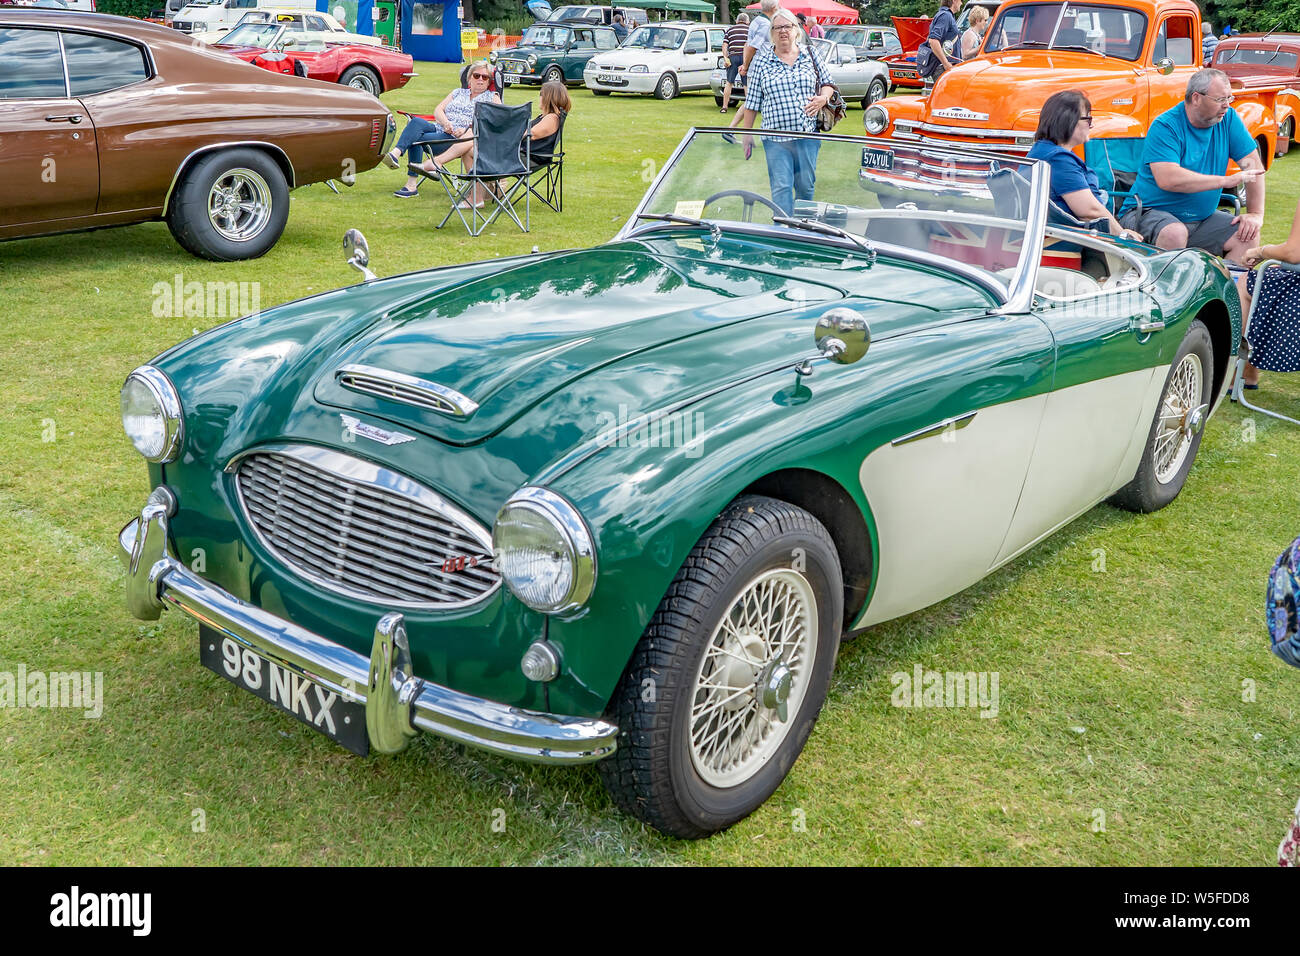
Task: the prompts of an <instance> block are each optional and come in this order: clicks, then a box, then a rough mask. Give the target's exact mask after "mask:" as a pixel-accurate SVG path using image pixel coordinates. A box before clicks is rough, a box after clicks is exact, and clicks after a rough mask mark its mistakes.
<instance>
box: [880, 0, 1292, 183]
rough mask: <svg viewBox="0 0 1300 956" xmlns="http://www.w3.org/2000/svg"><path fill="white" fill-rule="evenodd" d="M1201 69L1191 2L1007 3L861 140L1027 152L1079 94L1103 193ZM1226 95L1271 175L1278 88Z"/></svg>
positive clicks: (1089, 159)
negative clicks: (955, 58) (1055, 105)
mask: <svg viewBox="0 0 1300 956" xmlns="http://www.w3.org/2000/svg"><path fill="white" fill-rule="evenodd" d="M1202 65H1203V64H1202V62H1201V15H1200V10H1199V9H1198V8H1197V6H1196V4H1195V3H1193V2H1191V0H1104V2H1097V3H1092V2H1078V3H1075V2H1071V0H1064V2H1062V0H1056V2H1044V0H1008V2H1006V3H1003V4H1002V5H1001V6H1000V7H999V8H998V11H997V14H996V15H995V16H994V17H993V21H992V23H991V24H990V25H989V28H988V31H987V32H986V33H985V35H984V43H983V45H982V46H981V48H980V52H979V55H978V56H976V57H974V58H973V59H971V60H968V61H966V62H964V63H959V64H958V65H957V66H955V67H954V68H953V69H951V70H949V71H948V72H947V73H945V74H944V75H943V76H941V77H939V79H938V81H937V82H936V83H935V84H934V89H933V90H932V91H931V92H930V94H929V95H928V96H896V97H891V98H889V99H887V100H881V101H880V102H877V103H875V104H873V105H872V106H871V107H870V108H869V109H868V110H867V111H866V114H865V117H864V125H865V127H866V131H867V133H868V134H869V135H872V136H887V137H891V138H893V139H896V140H899V141H901V142H907V143H933V144H942V145H944V146H951V145H953V144H966V145H970V146H980V147H984V148H987V149H995V150H998V151H1002V152H1011V153H1024V152H1027V151H1028V150H1029V147H1030V146H1031V145H1033V140H1034V130H1035V129H1036V128H1037V126H1038V114H1039V111H1040V109H1041V108H1042V105H1043V102H1044V101H1045V100H1046V99H1047V98H1048V97H1049V96H1051V95H1052V94H1053V93H1056V92H1057V91H1059V90H1067V89H1081V90H1083V91H1084V92H1085V93H1086V94H1087V95H1088V98H1089V99H1090V100H1091V101H1092V115H1093V126H1092V139H1091V140H1090V141H1089V142H1088V143H1087V145H1086V148H1085V149H1084V150H1083V151H1082V156H1083V159H1084V161H1085V162H1086V163H1087V164H1088V166H1089V167H1091V168H1092V169H1093V170H1094V171H1095V172H1096V173H1097V175H1098V178H1099V179H1100V180H1101V186H1102V188H1103V189H1111V188H1114V181H1115V177H1116V175H1117V174H1121V173H1123V174H1128V175H1131V174H1133V173H1135V172H1136V171H1137V168H1138V161H1139V157H1140V155H1141V151H1142V142H1143V139H1144V138H1145V137H1146V133H1147V129H1148V128H1149V127H1150V124H1151V122H1152V120H1154V119H1155V118H1156V117H1157V116H1159V115H1160V114H1161V113H1163V112H1165V111H1166V110H1169V109H1171V108H1173V107H1174V106H1176V105H1177V104H1178V103H1179V102H1181V101H1182V99H1183V93H1184V90H1185V89H1186V86H1187V80H1188V78H1189V77H1190V76H1191V74H1192V73H1193V72H1195V71H1196V70H1198V69H1200V68H1201V66H1202ZM1233 86H1234V90H1233V95H1234V96H1235V101H1234V103H1233V108H1234V109H1236V111H1237V112H1238V113H1239V114H1240V115H1241V118H1242V120H1244V121H1245V124H1246V128H1247V129H1248V130H1249V131H1250V134H1251V136H1253V137H1254V138H1255V140H1256V142H1257V143H1258V144H1259V149H1260V156H1261V158H1262V159H1263V162H1264V164H1265V166H1267V165H1268V164H1270V163H1271V162H1272V159H1273V156H1274V152H1275V149H1276V146H1277V135H1278V122H1277V117H1276V113H1275V107H1276V99H1277V95H1278V93H1279V92H1281V91H1282V90H1283V89H1284V88H1285V86H1286V84H1285V83H1283V82H1278V83H1277V84H1275V85H1273V86H1268V85H1252V86H1251V87H1249V88H1244V87H1243V86H1242V85H1241V84H1240V82H1237V83H1234V84H1233ZM1125 178H1128V176H1121V179H1125Z"/></svg>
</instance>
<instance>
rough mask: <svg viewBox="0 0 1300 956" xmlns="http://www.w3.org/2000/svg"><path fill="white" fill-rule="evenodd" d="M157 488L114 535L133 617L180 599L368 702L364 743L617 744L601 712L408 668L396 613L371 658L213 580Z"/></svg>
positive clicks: (519, 748) (383, 626)
mask: <svg viewBox="0 0 1300 956" xmlns="http://www.w3.org/2000/svg"><path fill="white" fill-rule="evenodd" d="M160 491H162V489H159V491H155V492H154V494H153V495H150V497H149V501H148V503H147V504H146V505H145V506H144V509H143V510H142V511H141V512H140V517H138V518H135V519H133V520H132V521H131V522H130V523H129V524H127V526H126V527H125V528H123V529H122V530H121V532H120V533H119V534H118V557H119V558H120V559H121V560H122V563H123V564H124V565H125V566H126V572H127V585H126V603H127V608H128V609H129V610H130V611H131V613H132V614H134V615H135V616H136V617H138V618H141V619H142V620H146V621H152V620H156V619H157V618H158V616H159V615H160V614H161V613H162V610H163V608H164V607H166V606H168V605H171V606H172V607H175V608H179V609H180V610H182V611H184V612H185V613H186V614H188V615H190V616H191V617H193V618H194V619H196V620H198V621H200V622H202V623H203V624H206V625H207V626H208V627H211V628H214V629H216V630H218V631H220V632H221V633H223V634H225V635H227V636H229V637H231V638H232V639H234V640H235V641H237V642H239V643H240V644H242V645H243V646H245V647H247V648H249V649H250V650H252V651H253V652H254V653H256V654H259V655H261V656H262V657H264V658H266V659H267V660H269V661H271V662H272V663H274V664H278V665H279V666H280V667H283V668H286V669H287V670H289V671H292V672H294V673H296V674H298V675H300V676H302V677H306V678H308V679H309V680H312V681H315V682H316V683H318V684H320V685H322V686H323V687H325V688H326V689H327V690H332V691H334V692H335V693H337V694H339V695H341V696H343V697H344V698H346V699H351V700H354V701H358V702H361V703H364V705H365V710H366V730H367V732H368V734H369V737H370V746H371V748H372V749H374V750H377V751H379V752H381V753H396V752H397V751H399V750H402V749H403V748H404V747H405V746H406V745H407V744H408V743H409V742H410V739H411V738H412V737H414V736H415V734H416V732H417V731H420V730H423V731H426V732H428V733H431V734H437V735H438V736H439V737H446V738H447V739H448V740H454V741H457V742H459V743H463V744H468V745H469V746H471V747H479V748H481V749H483V750H490V751H492V752H493V753H498V754H502V755H504V756H507V757H513V758H515V759H517V760H529V761H534V762H537V763H551V764H574V763H589V762H591V761H594V760H599V759H601V758H602V757H607V756H609V755H610V754H611V753H613V752H614V748H615V746H616V737H617V735H618V728H617V727H616V726H614V725H613V724H611V723H608V722H607V721H603V720H597V719H593V718H587V717H561V716H555V715H553V714H545V713H538V712H536V711H529V710H523V709H521V708H518V707H511V706H509V705H506V704H499V703H496V702H494V701H490V700H485V699H483V698H480V697H472V696H470V695H469V694H462V693H461V692H460V691H456V690H452V689H451V688H448V687H442V686H439V685H438V684H433V683H430V682H428V681H426V680H423V679H421V678H419V677H416V676H414V675H413V674H412V673H411V652H410V646H409V644H408V642H407V638H406V627H405V624H404V621H403V618H402V615H401V614H398V613H389V614H385V615H384V616H383V617H381V618H380V619H379V621H378V622H377V623H376V625H375V634H374V645H373V648H372V650H371V653H370V658H369V660H367V659H366V658H365V657H363V656H362V655H361V654H358V653H357V652H356V651H353V650H350V649H349V648H346V647H343V646H341V645H339V644H336V643H334V642H333V641H330V640H327V639H326V638H324V637H321V636H320V635H318V634H314V633H312V632H311V631H308V630H306V629H305V628H302V627H299V626H297V625H296V624H293V623H292V622H290V621H285V620H282V619H280V618H278V617H276V616H275V615H273V614H269V613H267V612H266V611H263V610H262V609H261V608H259V607H256V606H254V605H252V604H248V603H247V602H245V601H241V600H239V599H238V598H236V597H235V596H233V595H231V594H228V593H227V592H225V591H223V590H221V589H220V588H218V587H215V586H214V585H212V584H210V583H209V582H207V581H205V580H203V579H202V578H200V577H198V576H197V575H196V574H194V573H193V572H192V571H190V569H189V568H187V567H185V565H183V564H182V563H181V562H179V561H177V560H176V558H175V555H174V554H173V552H172V548H171V544H170V541H169V535H168V519H169V515H170V513H171V511H172V508H173V506H172V502H171V499H170V495H167V494H165V493H164V494H161V495H160V493H159V492H160Z"/></svg>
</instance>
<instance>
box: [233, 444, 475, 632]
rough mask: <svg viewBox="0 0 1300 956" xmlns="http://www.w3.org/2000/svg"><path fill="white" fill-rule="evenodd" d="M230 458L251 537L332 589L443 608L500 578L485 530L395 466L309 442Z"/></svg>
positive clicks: (461, 602)
mask: <svg viewBox="0 0 1300 956" xmlns="http://www.w3.org/2000/svg"><path fill="white" fill-rule="evenodd" d="M231 467H232V468H235V469H236V470H235V478H236V484H237V486H238V490H239V497H240V500H241V502H242V503H243V506H244V512H245V514H246V515H247V517H248V520H249V521H250V523H251V524H252V526H253V529H254V531H255V532H256V534H257V536H258V539H259V540H260V541H261V543H262V544H263V545H264V546H265V547H266V548H267V549H268V550H269V551H271V552H272V553H273V554H274V555H275V556H276V557H277V558H278V559H280V560H281V561H283V562H284V563H285V564H286V565H287V566H288V567H290V568H292V569H293V570H294V571H295V572H297V573H298V574H300V575H302V576H303V577H304V578H307V579H308V580H311V581H314V582H316V583H318V584H320V585H322V586H324V587H326V588H329V589H330V590H332V591H336V592H338V593H340V594H345V595H347V596H349V597H354V598H359V599H361V600H365V601H373V602H375V603H376V604H382V605H384V606H396V605H400V606H406V607H429V608H452V607H461V606H464V605H467V604H472V603H474V602H476V601H479V600H482V599H483V598H485V597H487V596H488V595H489V594H491V593H492V592H493V591H495V590H496V589H497V587H498V586H499V584H500V580H501V579H500V576H499V575H498V574H497V572H496V571H495V570H494V569H493V568H492V567H491V551H492V546H491V537H490V536H489V534H488V532H487V530H486V529H484V528H483V527H482V526H480V525H479V524H478V523H477V522H475V521H474V520H473V519H472V518H470V516H469V515H467V514H465V513H464V512H463V511H461V510H460V509H458V508H456V507H455V506H454V505H451V504H450V503H449V502H447V501H445V500H444V499H443V498H442V497H441V496H439V495H438V494H436V493H435V492H433V491H431V490H430V489H428V488H425V487H424V486H422V485H419V484H417V483H415V482H413V481H411V480H410V479H409V478H406V477H405V476H404V475H399V474H397V473H395V472H391V471H388V470H387V469H385V468H381V467H379V466H377V465H375V464H373V463H371V462H367V461H363V460H362V459H359V458H352V457H350V456H348V455H343V454H340V453H338V452H333V451H329V450H327V449H322V448H314V447H310V446H285V447H283V448H279V449H276V450H274V451H261V452H256V453H253V454H249V455H247V456H245V457H243V458H241V459H239V460H238V461H237V462H236V463H235V464H233V465H232V466H231Z"/></svg>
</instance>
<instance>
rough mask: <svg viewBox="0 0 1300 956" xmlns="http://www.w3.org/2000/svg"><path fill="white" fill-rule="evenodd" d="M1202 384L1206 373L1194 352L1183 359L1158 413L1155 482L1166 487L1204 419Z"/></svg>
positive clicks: (1170, 382) (1180, 465)
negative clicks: (1202, 417) (1202, 418)
mask: <svg viewBox="0 0 1300 956" xmlns="http://www.w3.org/2000/svg"><path fill="white" fill-rule="evenodd" d="M1204 384H1205V369H1204V368H1203V367H1202V366H1201V359H1200V356H1198V355H1197V354H1196V353H1194V352H1189V353H1188V354H1186V355H1184V356H1183V358H1182V361H1181V362H1179V363H1178V367H1177V368H1176V369H1174V374H1173V376H1172V377H1171V378H1170V380H1169V387H1168V388H1167V389H1166V390H1165V396H1164V401H1163V403H1162V404H1161V407H1160V410H1159V412H1158V414H1159V417H1160V424H1159V428H1158V430H1157V432H1156V441H1155V472H1156V480H1157V481H1159V482H1160V483H1161V484H1166V483H1168V482H1169V481H1170V480H1171V479H1172V478H1173V477H1174V475H1176V474H1178V472H1179V470H1180V469H1181V468H1182V466H1183V462H1184V461H1185V460H1186V459H1187V453H1188V452H1189V451H1190V450H1191V447H1192V440H1193V439H1194V438H1195V437H1196V432H1197V430H1198V429H1199V427H1200V424H1201V419H1200V416H1201V415H1203V414H1204V413H1203V411H1202V410H1201V391H1202V389H1203V388H1204Z"/></svg>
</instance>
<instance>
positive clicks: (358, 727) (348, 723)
mask: <svg viewBox="0 0 1300 956" xmlns="http://www.w3.org/2000/svg"><path fill="white" fill-rule="evenodd" d="M199 663H201V664H202V665H203V666H204V667H206V668H207V669H208V670H210V671H212V672H214V673H216V674H220V675H221V676H222V677H224V678H225V679H226V680H228V681H230V683H232V684H234V685H235V686H236V687H242V688H243V689H244V690H246V691H249V692H250V693H252V694H255V695H257V696H258V697H260V698H262V700H264V701H266V702H267V703H269V704H273V705H274V706H276V707H278V708H279V709H280V710H282V711H284V712H285V713H286V714H291V715H293V716H294V717H296V718H298V720H300V721H302V722H303V723H304V724H306V725H307V726H308V727H311V728H312V729H313V730H318V731H320V732H321V733H323V734H324V735H325V736H326V737H329V738H330V739H331V740H333V741H334V742H335V743H338V744H342V745H343V746H344V747H346V748H347V749H348V750H351V751H352V752H353V753H354V754H360V755H361V756H363V757H364V756H365V755H366V754H368V753H369V752H370V737H369V736H368V735H367V733H366V708H365V705H364V704H360V703H358V702H356V701H354V700H347V699H345V698H343V697H341V696H340V695H339V694H338V693H337V692H335V691H332V690H328V689H326V688H325V687H322V686H321V685H320V684H317V683H315V682H314V681H310V680H308V679H307V678H305V677H301V676H299V675H298V674H295V673H294V672H293V671H291V670H288V669H286V668H283V667H281V666H280V665H279V664H273V663H271V662H270V661H268V660H267V659H266V658H264V657H262V656H261V655H260V654H256V653H254V652H253V651H251V650H249V649H248V648H247V647H244V646H243V645H242V644H240V643H239V642H238V641H236V640H234V639H233V638H230V637H227V636H226V635H224V634H222V633H220V632H219V631H215V630H213V629H212V628H210V627H208V626H207V625H206V624H200V625H199Z"/></svg>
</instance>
